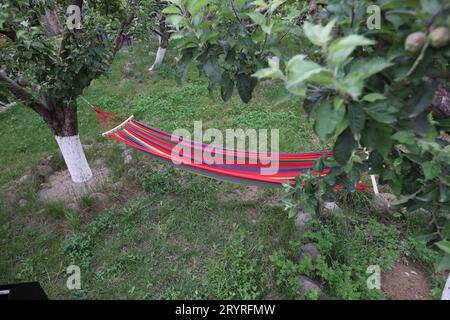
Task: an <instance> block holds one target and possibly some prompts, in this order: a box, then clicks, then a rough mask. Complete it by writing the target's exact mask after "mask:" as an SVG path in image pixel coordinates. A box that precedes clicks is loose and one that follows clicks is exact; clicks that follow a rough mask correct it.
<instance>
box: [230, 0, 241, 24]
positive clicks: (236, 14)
mask: <svg viewBox="0 0 450 320" xmlns="http://www.w3.org/2000/svg"><path fill="white" fill-rule="evenodd" d="M230 5H231V9H233V13H234V16H235V17H236V19H237V21H239V23H240V24H243V23H242V20H241V17H240V16H239V13H238V12H237V10H236V6H235V5H234V0H230Z"/></svg>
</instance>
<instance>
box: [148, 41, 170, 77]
mask: <svg viewBox="0 0 450 320" xmlns="http://www.w3.org/2000/svg"><path fill="white" fill-rule="evenodd" d="M158 39H159V47H158V51H156V58H155V62H153V65H152V66H151V67H150V69H148V71H153V70H155V69H156V68H157V67H158V66H159V65H161V64H162V62H163V61H164V57H165V56H166V48H163V47H161V36H158Z"/></svg>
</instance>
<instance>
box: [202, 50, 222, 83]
mask: <svg viewBox="0 0 450 320" xmlns="http://www.w3.org/2000/svg"><path fill="white" fill-rule="evenodd" d="M202 70H203V72H204V73H205V75H206V76H207V77H208V79H209V89H210V90H211V89H212V88H213V87H214V85H216V84H217V83H219V82H220V80H221V78H222V70H221V68H220V66H219V63H218V62H217V59H216V58H214V57H209V58H208V60H207V61H206V63H205V64H204V65H203V68H202Z"/></svg>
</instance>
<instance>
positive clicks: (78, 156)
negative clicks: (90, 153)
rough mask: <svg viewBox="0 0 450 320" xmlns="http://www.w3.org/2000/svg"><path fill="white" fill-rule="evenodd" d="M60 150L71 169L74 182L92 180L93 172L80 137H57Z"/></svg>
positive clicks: (68, 167)
mask: <svg viewBox="0 0 450 320" xmlns="http://www.w3.org/2000/svg"><path fill="white" fill-rule="evenodd" d="M55 139H56V142H58V145H59V149H60V150H61V153H62V155H63V157H64V161H65V162H66V165H67V169H69V172H70V175H71V177H72V180H73V182H76V183H82V182H86V181H88V180H89V179H91V178H92V171H91V168H90V167H89V164H88V162H87V160H86V156H85V155H84V151H83V147H82V146H81V141H80V137H79V136H78V135H76V136H71V137H58V136H55Z"/></svg>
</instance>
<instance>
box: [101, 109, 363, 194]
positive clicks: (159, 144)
mask: <svg viewBox="0 0 450 320" xmlns="http://www.w3.org/2000/svg"><path fill="white" fill-rule="evenodd" d="M94 111H95V112H96V113H97V115H98V118H99V120H100V124H101V128H102V130H104V129H107V128H111V127H112V124H111V123H112V122H114V121H115V122H117V121H118V120H119V121H122V120H123V117H122V118H121V117H119V116H117V115H115V114H113V113H109V112H105V111H102V110H100V109H98V108H94ZM103 136H106V137H109V138H112V139H115V140H117V141H120V142H122V143H124V144H126V145H129V146H131V147H133V148H136V149H138V150H141V151H143V152H145V153H147V154H148V155H150V156H153V157H155V158H157V159H159V160H162V161H165V162H169V163H171V164H175V165H176V166H179V167H181V168H183V169H185V170H187V171H190V172H193V173H196V174H200V175H204V176H207V177H211V178H215V179H219V180H224V181H231V182H236V183H240V184H245V185H250V186H269V187H281V186H282V185H283V183H285V182H289V183H291V185H295V178H296V177H298V176H299V175H300V174H301V173H302V172H304V171H307V170H310V171H311V172H312V173H313V174H319V175H326V174H327V173H328V172H329V169H327V168H325V169H324V171H323V172H316V171H315V170H314V162H315V161H316V160H318V159H320V158H321V157H322V156H323V155H326V156H327V157H332V156H333V154H332V152H330V151H321V152H302V153H277V154H270V153H269V154H267V153H257V152H250V151H239V150H231V149H225V148H219V147H212V146H210V145H206V144H203V143H199V142H195V141H192V140H188V139H186V138H184V137H178V136H174V135H172V134H169V133H167V132H164V131H162V130H159V129H156V128H154V127H151V126H149V125H148V124H145V123H142V122H140V121H137V120H136V119H134V117H133V116H131V117H129V118H128V119H126V120H125V121H122V122H121V123H120V124H119V125H117V126H115V127H114V128H113V129H110V130H108V131H106V132H104V133H103ZM176 146H178V148H179V147H180V146H182V147H183V148H182V149H183V152H182V157H180V155H179V152H178V151H177V150H175V151H176V152H174V148H176ZM218 157H219V159H223V161H219V162H218V161H214V160H217V159H218ZM274 159H277V161H278V168H277V170H276V171H273V172H269V171H270V161H273V160H274ZM261 160H264V161H261ZM262 162H263V163H262ZM269 173H270V174H269ZM367 181H368V180H365V181H362V182H361V183H360V184H359V185H358V186H357V189H358V190H368V191H371V190H372V187H371V186H370V184H369V183H365V182H367ZM337 188H338V189H339V188H340V187H337Z"/></svg>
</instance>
